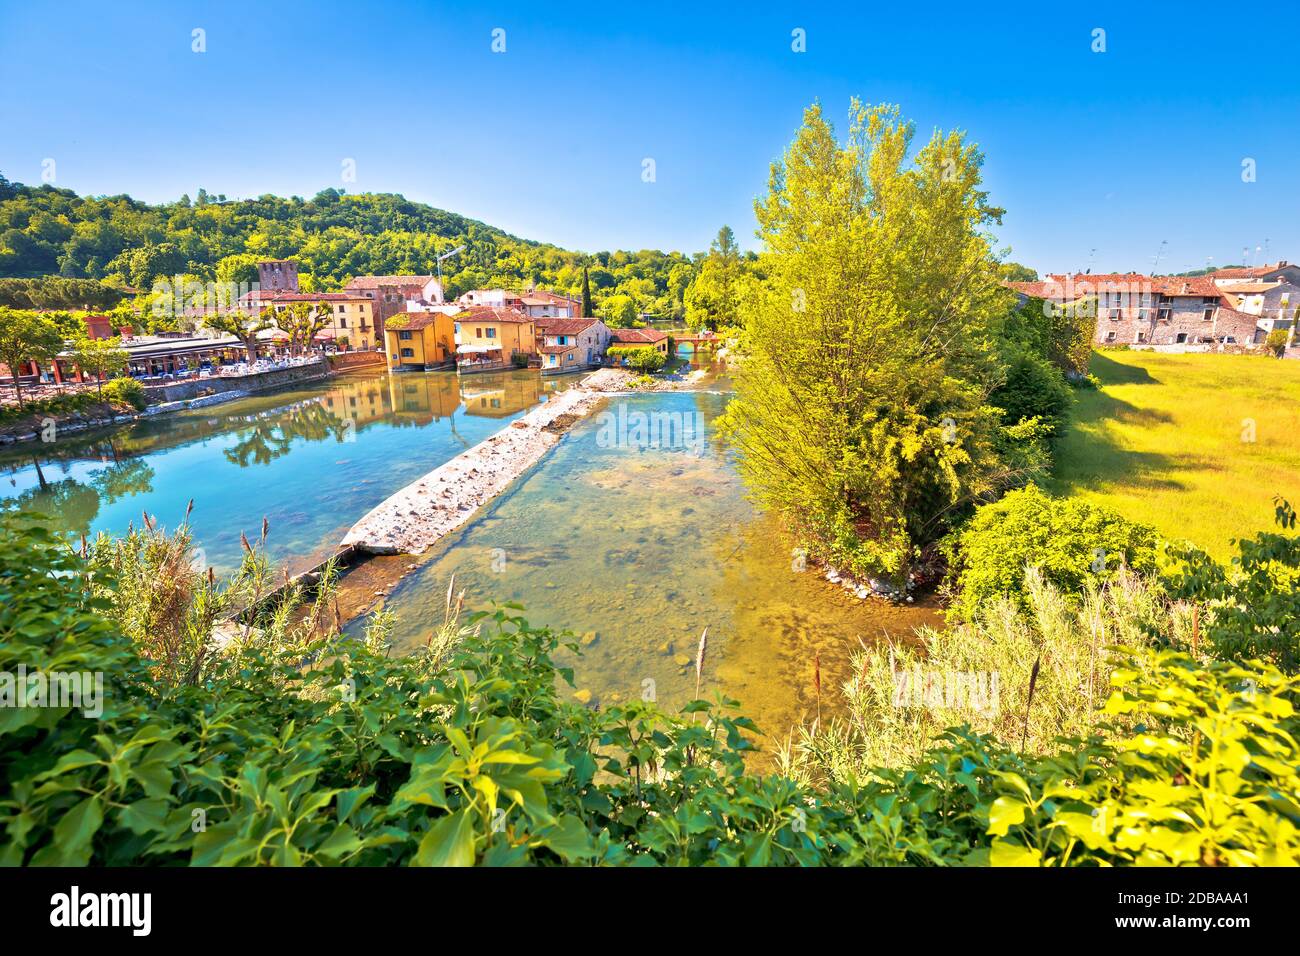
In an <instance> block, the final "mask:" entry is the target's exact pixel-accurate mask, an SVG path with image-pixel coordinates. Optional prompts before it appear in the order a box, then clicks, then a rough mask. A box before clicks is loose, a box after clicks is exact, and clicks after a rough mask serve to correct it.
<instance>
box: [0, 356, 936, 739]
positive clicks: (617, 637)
mask: <svg viewBox="0 0 1300 956" xmlns="http://www.w3.org/2000/svg"><path fill="white" fill-rule="evenodd" d="M577 380H578V377H577V376H568V377H564V378H556V379H543V378H541V377H540V376H539V375H538V374H537V373H536V372H533V371H512V372H505V373H499V374H491V375H476V376H471V377H466V378H463V379H460V378H458V377H457V376H456V375H454V374H450V373H445V372H442V373H439V372H432V373H403V374H400V375H394V376H389V375H388V374H387V373H384V372H380V373H374V372H368V373H355V374H350V375H345V376H340V377H337V378H334V379H331V380H329V381H328V382H325V383H318V384H313V385H308V386H304V387H301V388H295V389H290V390H286V391H280V392H276V393H274V394H267V395H262V396H257V397H253V398H246V399H241V400H237V401H234V402H230V403H227V404H224V405H219V406H213V407H210V408H206V409H201V410H193V411H187V412H180V413H174V414H170V415H165V416H159V417H157V418H152V419H144V420H141V421H139V422H136V423H134V424H131V425H129V426H123V427H119V428H115V429H111V430H106V431H101V432H97V433H93V434H89V433H88V434H84V435H76V436H69V437H67V438H64V439H61V440H59V441H56V442H53V443H50V444H43V443H28V444H25V445H21V446H14V447H11V448H9V449H6V450H4V451H3V452H0V474H4V475H5V476H6V477H7V478H8V480H9V487H8V488H7V489H6V494H7V497H9V498H11V499H16V500H17V504H18V506H19V507H22V508H25V509H29V510H39V511H43V512H45V513H47V514H51V515H53V516H54V518H55V520H56V522H57V524H58V526H59V527H60V528H63V529H65V530H68V531H71V532H72V533H74V534H81V533H87V534H93V533H95V532H98V531H109V532H122V531H124V530H125V529H126V528H127V526H128V524H129V523H131V522H132V521H135V522H138V521H139V520H140V515H141V513H142V512H148V513H149V514H150V515H152V516H155V517H156V518H157V519H158V520H159V521H161V522H162V523H163V524H164V525H165V526H169V525H174V524H175V523H176V522H177V521H179V520H180V518H181V517H182V516H183V515H184V512H185V507H186V503H187V501H188V500H189V499H190V498H193V499H194V502H195V510H194V515H193V518H192V519H191V525H192V527H193V529H194V532H195V538H196V543H197V544H198V546H199V547H201V548H202V549H203V551H204V554H203V556H202V560H204V561H205V562H207V563H210V564H211V565H213V566H214V567H216V568H217V569H218V571H219V572H226V571H229V570H231V569H232V568H233V567H234V566H235V564H236V563H237V562H238V560H239V556H240V545H239V533H240V531H243V532H245V533H247V534H249V535H250V536H252V535H254V534H255V533H256V532H257V530H258V529H259V527H260V525H261V522H262V519H263V517H265V518H267V520H268V521H269V522H270V528H271V534H270V538H269V547H270V550H271V554H272V556H273V557H274V558H276V559H277V560H279V561H281V562H282V563H285V564H287V565H288V566H289V567H290V569H291V570H296V569H298V568H300V567H303V566H306V565H307V564H309V563H311V562H312V561H314V560H317V559H319V558H320V557H322V556H324V555H326V554H328V553H330V552H331V551H332V550H333V549H334V547H335V545H336V544H337V543H338V541H339V540H340V538H342V536H343V534H344V533H345V532H346V531H347V529H348V528H349V527H350V526H351V525H352V524H353V523H354V522H355V521H356V520H357V519H358V518H360V517H361V516H362V515H364V514H365V513H366V512H367V511H368V510H370V509H371V508H372V507H374V506H375V505H377V504H378V503H380V502H381V501H383V500H384V499H385V498H386V497H388V496H389V495H390V494H392V493H393V492H395V491H397V490H398V489H400V488H401V487H403V486H404V485H406V484H408V483H409V482H411V481H413V480H415V479H416V478H418V477H420V476H421V475H423V474H424V473H426V472H428V471H430V470H431V469H433V468H435V467H437V466H438V465H440V464H442V463H443V462H445V461H446V460H448V459H450V458H451V457H453V456H455V455H456V454H459V453H460V452H461V451H463V450H464V449H466V448H469V447H471V446H472V445H474V444H476V443H478V442H479V441H482V440H483V439H484V438H486V437H488V436H489V435H490V434H492V433H493V432H495V431H497V430H498V429H500V428H502V427H505V426H506V425H507V424H508V423H509V422H510V421H512V420H513V419H514V418H517V417H518V416H519V415H521V414H522V413H523V412H525V411H526V410H527V409H528V408H530V407H532V406H534V405H535V404H537V403H538V402H539V401H544V400H545V399H546V397H547V396H548V394H550V393H553V392H554V391H556V390H558V389H563V388H567V387H569V386H570V385H572V384H575V383H576V381H577ZM726 385H727V383H726V382H725V380H722V381H719V382H715V383H714V386H713V389H712V390H700V391H692V392H658V393H648V394H642V395H635V396H631V397H622V396H614V397H611V399H610V400H609V401H608V402H607V403H606V405H605V406H604V407H603V408H599V409H597V411H596V412H595V413H593V414H592V415H591V416H589V417H588V418H586V419H584V420H582V421H581V422H579V423H578V424H576V425H575V426H574V428H573V429H572V430H571V431H569V432H568V433H566V434H565V435H564V437H563V439H562V441H561V442H560V444H559V445H557V446H556V448H555V449H553V450H552V452H551V453H550V454H549V455H548V456H547V457H546V458H544V459H543V460H542V461H541V462H540V463H539V464H538V465H537V466H535V467H534V468H533V469H531V470H530V471H529V472H527V473H525V475H524V476H523V477H522V478H521V479H520V480H519V481H517V482H516V483H515V484H514V485H512V486H511V488H510V489H509V490H508V491H507V492H506V493H504V494H503V495H501V496H499V497H498V498H496V499H495V500H494V501H492V502H490V503H489V504H488V505H487V506H486V507H485V508H484V509H483V510H482V511H481V512H480V513H479V514H477V515H476V516H475V517H474V518H473V519H472V520H471V521H470V522H469V523H468V524H467V525H466V526H465V527H464V528H462V529H460V530H459V531H458V532H457V533H455V534H453V535H451V536H449V537H448V538H446V539H444V540H443V541H442V542H440V543H439V544H438V545H437V546H436V547H434V548H432V549H430V551H429V552H427V553H426V554H424V555H421V556H419V557H417V558H394V559H380V561H381V562H383V561H387V562H389V565H388V566H389V567H392V566H393V565H394V564H396V563H397V562H400V569H401V570H403V571H404V570H405V569H406V567H407V565H408V564H409V565H414V566H415V570H413V571H411V572H410V573H409V574H406V576H405V577H404V578H403V579H402V580H401V581H400V582H399V583H398V584H397V585H396V586H395V587H393V588H392V589H391V590H390V591H389V593H388V594H387V596H386V597H382V598H379V599H378V600H379V601H380V602H381V603H382V604H383V606H385V607H387V609H389V610H391V611H393V612H394V613H395V615H396V618H397V626H396V632H395V635H394V636H395V644H396V649H397V650H399V651H400V650H407V649H410V648H412V647H414V646H416V645H417V644H419V643H421V642H422V641H423V640H424V637H425V636H426V635H427V633H428V630H429V628H430V627H431V626H432V625H433V624H434V622H436V621H438V620H440V619H441V616H442V604H443V599H444V595H445V593H446V590H447V583H448V580H449V579H450V577H451V575H452V574H453V573H454V574H455V575H456V580H457V582H458V587H461V586H463V587H465V588H466V589H467V591H468V603H469V605H470V607H471V608H487V607H490V606H491V604H492V603H493V602H504V601H515V602H519V603H520V604H522V605H523V606H524V607H525V614H526V616H527V617H528V618H529V620H530V621H532V622H533V623H535V624H539V625H548V626H553V627H556V628H567V629H570V630H572V631H573V632H574V633H575V634H576V635H577V636H578V639H579V642H580V644H581V645H582V654H581V656H580V657H576V658H571V657H569V656H568V654H567V652H565V654H564V655H562V656H563V657H564V662H565V663H567V664H570V665H572V666H573V667H574V672H575V678H576V682H577V687H576V691H578V692H579V699H580V700H587V701H589V702H591V703H592V704H613V703H617V702H619V701H626V700H629V699H635V698H645V697H653V698H654V699H656V700H658V701H659V702H660V703H661V704H663V705H664V706H667V707H676V706H680V705H681V704H682V703H684V702H685V701H687V700H689V699H690V698H691V696H693V694H694V686H695V673H694V658H695V655H696V652H697V646H698V640H699V636H700V633H701V632H702V631H703V629H704V628H705V627H707V628H708V629H709V643H708V653H707V658H706V668H705V681H704V688H703V692H704V694H705V695H707V696H710V697H712V696H713V695H714V694H715V693H722V694H724V695H726V696H727V697H730V698H733V699H737V700H739V701H740V702H741V704H742V707H743V709H744V711H745V712H746V713H747V714H748V715H749V716H751V717H753V718H754V719H755V720H756V721H757V722H758V724H759V726H760V728H762V729H763V730H765V731H767V732H768V733H769V734H770V735H771V736H772V737H773V738H775V739H771V740H768V741H767V742H766V743H765V745H764V746H765V749H767V750H768V751H769V752H770V751H771V749H772V748H773V747H775V746H776V744H777V742H778V741H779V740H780V739H783V738H784V737H785V735H786V734H787V733H788V732H789V730H790V728H791V727H793V726H795V725H796V724H798V723H799V722H801V721H808V720H810V719H812V717H813V716H814V715H815V714H816V713H817V707H818V700H817V692H816V688H815V683H814V671H815V669H816V668H819V669H820V674H821V685H822V710H823V715H824V716H826V717H829V716H832V715H834V714H836V713H837V712H839V710H840V707H839V700H840V695H839V692H838V688H839V686H840V685H841V684H842V683H843V681H844V680H846V679H847V678H848V677H849V676H850V667H851V664H850V660H849V658H850V655H851V654H852V653H853V652H854V651H855V650H856V649H857V648H858V647H859V646H860V645H859V641H860V640H861V641H868V642H870V641H877V640H881V639H884V638H887V637H896V638H900V639H909V638H910V637H911V634H912V630H913V628H914V627H915V626H917V625H919V624H936V623H938V610H937V607H936V606H935V605H934V604H933V602H932V601H926V602H923V603H922V604H921V605H918V606H901V607H900V606H894V605H890V604H886V603H884V602H881V601H876V600H872V601H867V602H863V601H860V600H858V599H857V598H855V597H853V596H851V595H849V594H847V593H846V592H845V591H843V590H842V589H841V588H839V587H837V586H834V585H832V584H830V583H828V582H827V581H826V580H825V579H824V578H822V577H820V576H819V575H817V574H816V573H815V572H813V571H812V570H800V567H799V562H797V561H796V560H795V559H794V556H793V555H792V553H791V549H790V543H789V541H788V540H787V539H786V538H785V536H784V534H783V533H782V532H781V530H780V529H779V528H778V527H777V525H776V523H775V522H774V521H773V520H771V519H770V518H768V517H765V516H764V515H762V514H760V513H758V512H756V511H755V509H754V508H753V507H752V506H751V504H750V503H749V502H748V501H747V500H746V498H745V496H744V493H743V487H742V484H741V482H740V479H739V477H738V475H737V473H736V470H735V467H734V464H733V462H732V460H731V458H730V456H729V454H728V453H727V452H726V451H725V450H724V449H723V448H722V447H721V446H720V445H719V444H718V442H717V441H716V436H715V430H714V423H715V420H716V418H717V416H718V415H719V414H720V413H721V412H722V411H723V409H724V407H725V405H726V402H727V400H728V399H727V392H726ZM364 580H365V573H364V572H358V581H364ZM373 600H375V599H374V598H371V597H367V601H368V602H369V601H373Z"/></svg>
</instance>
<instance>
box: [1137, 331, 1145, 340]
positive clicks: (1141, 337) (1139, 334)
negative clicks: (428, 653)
mask: <svg viewBox="0 0 1300 956" xmlns="http://www.w3.org/2000/svg"><path fill="white" fill-rule="evenodd" d="M1146 340H1147V334H1146V333H1145V332H1139V333H1138V334H1137V341H1138V342H1145V341H1146Z"/></svg>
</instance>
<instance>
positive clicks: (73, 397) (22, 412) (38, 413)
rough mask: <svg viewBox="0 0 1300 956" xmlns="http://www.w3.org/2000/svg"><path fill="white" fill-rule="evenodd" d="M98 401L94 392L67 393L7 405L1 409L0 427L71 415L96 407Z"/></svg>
mask: <svg viewBox="0 0 1300 956" xmlns="http://www.w3.org/2000/svg"><path fill="white" fill-rule="evenodd" d="M96 401H98V399H97V398H96V397H95V393H94V392H93V391H80V392H67V393H65V394H63V395H53V396H51V397H50V398H38V399H36V400H34V401H26V402H23V406H22V408H19V407H18V406H17V405H6V406H4V407H3V408H2V409H0V425H5V424H10V423H12V422H18V421H24V420H27V419H31V418H43V417H45V416H47V415H48V416H54V415H70V414H72V413H73V412H79V411H82V410H83V409H86V408H89V407H90V406H91V405H94V404H95V402H96Z"/></svg>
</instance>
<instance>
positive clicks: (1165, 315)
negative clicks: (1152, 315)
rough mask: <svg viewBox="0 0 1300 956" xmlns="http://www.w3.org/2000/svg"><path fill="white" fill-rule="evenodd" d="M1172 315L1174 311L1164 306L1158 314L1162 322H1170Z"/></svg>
mask: <svg viewBox="0 0 1300 956" xmlns="http://www.w3.org/2000/svg"><path fill="white" fill-rule="evenodd" d="M1172 314H1173V310H1172V309H1170V308H1169V306H1167V305H1162V306H1161V307H1160V311H1159V312H1158V313H1157V318H1159V319H1160V321H1161V322H1168V321H1169V319H1170V316H1171V315H1172Z"/></svg>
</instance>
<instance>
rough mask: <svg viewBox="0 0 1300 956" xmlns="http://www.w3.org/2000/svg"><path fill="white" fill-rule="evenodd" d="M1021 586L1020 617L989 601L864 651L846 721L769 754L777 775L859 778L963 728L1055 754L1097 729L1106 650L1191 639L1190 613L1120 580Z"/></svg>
mask: <svg viewBox="0 0 1300 956" xmlns="http://www.w3.org/2000/svg"><path fill="white" fill-rule="evenodd" d="M1025 585H1026V587H1025V590H1026V593H1027V594H1028V596H1029V601H1028V610H1025V609H1022V608H1019V607H1017V605H1016V604H1014V603H1013V602H1011V601H1008V600H998V601H993V602H990V603H989V604H988V605H986V606H985V608H984V610H983V613H982V614H981V615H979V616H978V617H977V619H976V620H975V621H973V622H969V623H965V624H961V625H957V626H953V627H949V628H946V629H944V630H934V629H931V628H923V629H920V630H919V631H918V632H917V633H918V636H919V638H920V641H919V644H918V643H915V642H912V643H904V642H901V641H892V642H889V643H886V644H884V645H876V646H866V645H864V646H863V650H862V651H861V652H860V653H858V654H856V655H854V659H853V663H854V676H853V677H852V678H851V679H850V680H849V681H847V682H846V683H845V684H844V686H843V688H842V692H843V694H844V697H845V699H846V703H847V705H848V717H847V718H840V719H836V720H833V721H831V722H829V723H828V724H825V725H824V726H823V725H822V724H821V722H820V721H819V722H818V723H817V724H814V725H813V726H811V727H805V728H803V729H802V730H801V731H800V732H799V734H798V736H797V737H793V736H792V737H791V738H790V739H789V740H788V741H787V743H786V746H785V748H784V751H783V752H782V753H780V754H779V755H778V763H779V764H780V765H781V768H782V770H783V771H784V772H786V773H787V774H790V775H792V776H795V777H797V778H800V779H803V780H805V781H816V782H822V781H827V780H861V779H862V778H863V777H864V776H865V775H866V774H867V773H868V768H871V767H905V766H909V765H913V764H915V763H917V762H919V761H920V759H921V757H922V755H923V754H924V753H925V752H926V751H927V750H929V749H930V747H931V746H932V745H933V741H934V738H935V737H937V736H938V735H939V734H940V733H941V732H942V731H943V730H944V729H946V728H948V727H954V726H959V725H962V724H967V725H969V726H970V727H971V728H972V729H973V730H975V731H977V732H980V733H987V734H992V735H994V736H996V737H998V738H999V739H1000V740H1002V741H1003V742H1004V743H1005V744H1006V745H1007V746H1008V747H1012V748H1017V749H1019V748H1021V747H1022V745H1023V748H1024V750H1025V752H1026V753H1049V752H1054V750H1055V748H1054V747H1053V740H1054V738H1056V737H1060V736H1067V737H1070V736H1078V737H1083V736H1087V735H1088V734H1089V733H1092V732H1096V731H1099V729H1100V728H1099V724H1100V723H1101V720H1100V715H1099V714H1098V709H1099V708H1100V707H1101V705H1103V704H1104V703H1105V701H1106V698H1107V696H1108V694H1109V682H1110V672H1111V664H1110V655H1109V654H1108V648H1111V647H1113V646H1115V645H1124V646H1128V647H1143V646H1149V645H1151V644H1153V643H1155V642H1157V641H1161V642H1164V643H1167V644H1176V645H1180V646H1181V645H1183V644H1186V643H1187V642H1188V641H1189V639H1190V634H1191V612H1190V610H1189V609H1188V608H1186V607H1185V606H1182V605H1179V604H1174V603H1171V602H1169V601H1168V600H1166V599H1165V597H1164V595H1163V594H1162V592H1161V591H1160V589H1159V587H1158V586H1157V585H1155V584H1152V583H1149V582H1147V581H1145V580H1143V579H1141V578H1139V577H1137V576H1136V575H1133V574H1131V573H1128V572H1124V573H1122V574H1121V575H1120V576H1119V577H1118V578H1116V579H1115V580H1113V581H1112V582H1110V584H1109V585H1107V586H1104V587H1096V586H1094V587H1090V588H1087V589H1086V590H1085V591H1083V592H1082V594H1080V595H1078V596H1074V597H1072V596H1070V595H1065V594H1063V593H1061V592H1060V591H1059V590H1057V589H1056V588H1054V587H1052V586H1051V585H1050V584H1048V583H1046V582H1045V581H1044V580H1043V578H1042V575H1041V574H1039V573H1038V571H1037V570H1036V569H1033V568H1030V569H1028V570H1027V572H1026V580H1025ZM1035 666H1037V667H1038V674H1037V678H1036V680H1035V679H1034V676H1033V672H1034V668H1035ZM1031 680H1032V681H1033V683H1034V689H1033V701H1032V707H1031V706H1030V684H1031Z"/></svg>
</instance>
